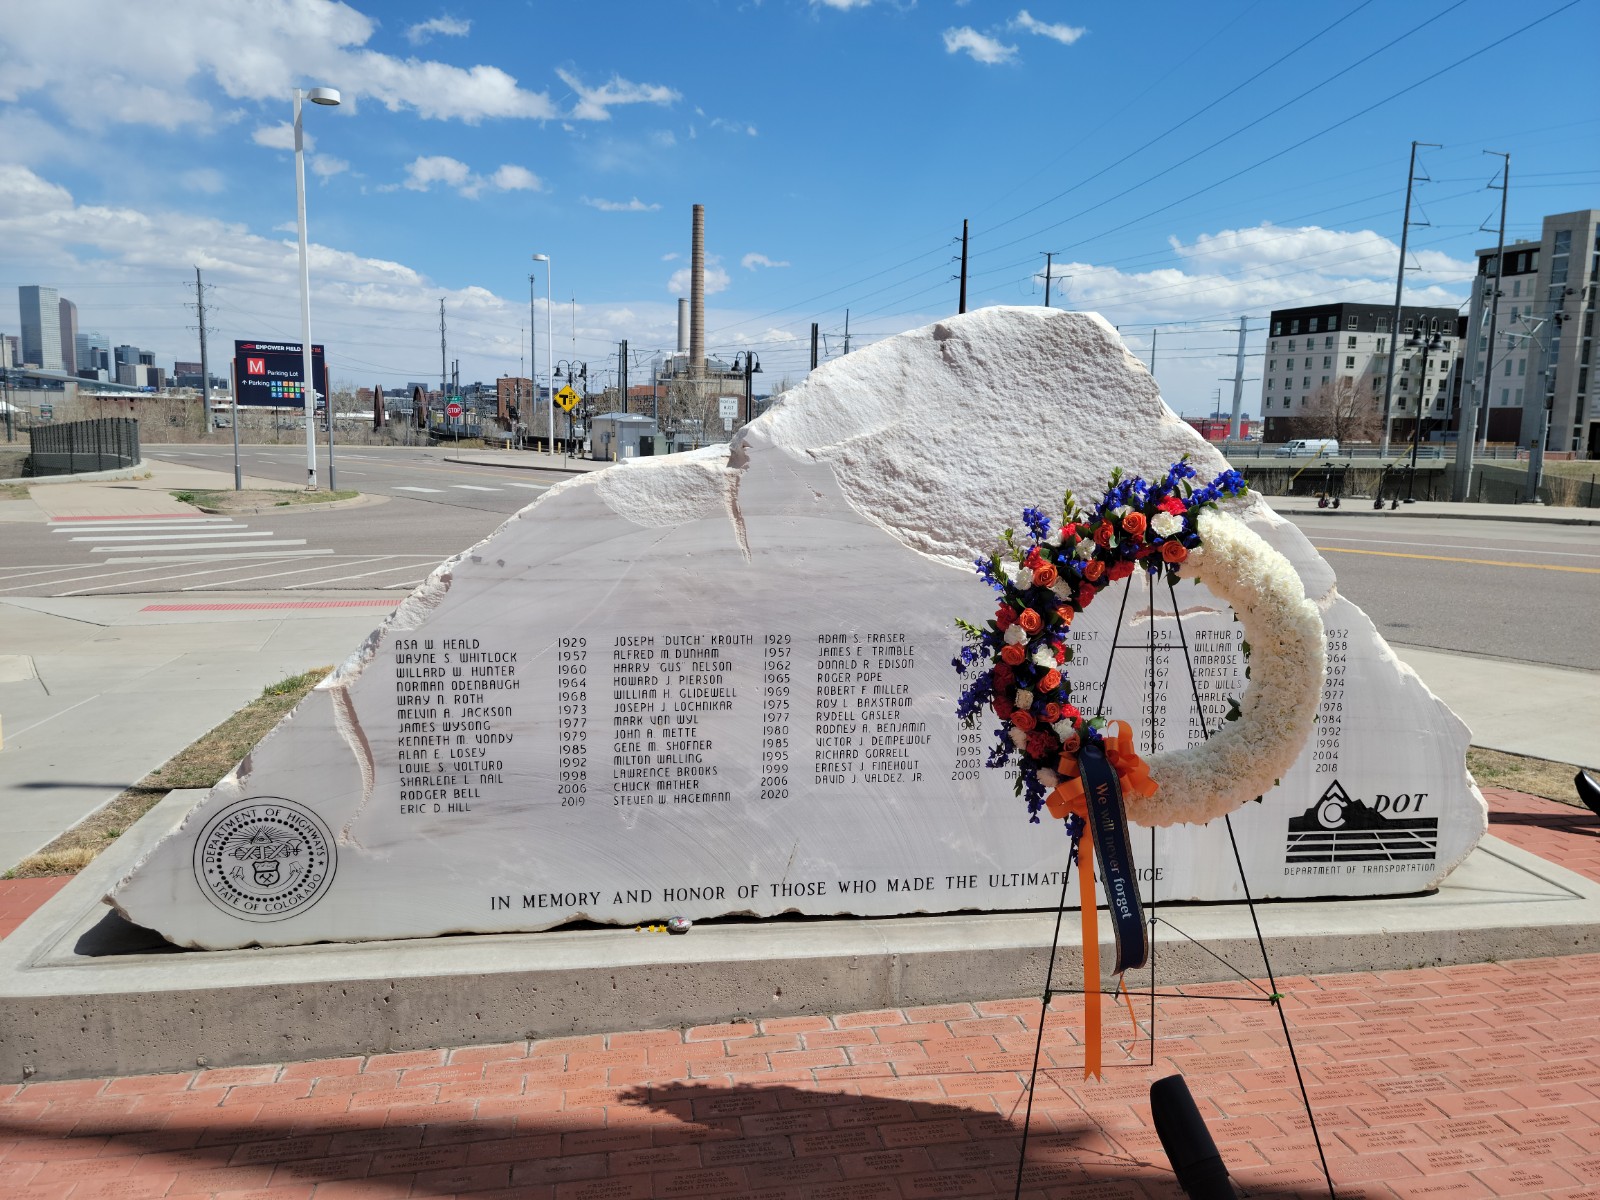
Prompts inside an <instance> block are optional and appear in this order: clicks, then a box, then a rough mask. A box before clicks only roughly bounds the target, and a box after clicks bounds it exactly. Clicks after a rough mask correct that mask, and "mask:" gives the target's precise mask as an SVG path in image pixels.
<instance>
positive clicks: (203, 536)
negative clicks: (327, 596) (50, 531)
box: [72, 527, 272, 542]
mask: <svg viewBox="0 0 1600 1200" xmlns="http://www.w3.org/2000/svg"><path fill="white" fill-rule="evenodd" d="M271 536H272V531H271V530H270V529H244V528H243V527H241V528H240V529H239V530H238V531H234V530H223V529H219V530H216V531H212V530H209V529H208V530H206V531H205V532H203V533H128V534H123V533H98V534H95V535H94V536H93V537H75V538H73V539H72V540H73V541H75V542H178V541H184V542H193V541H202V542H215V541H218V540H220V539H222V538H259V537H271Z"/></svg>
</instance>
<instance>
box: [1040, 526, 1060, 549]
mask: <svg viewBox="0 0 1600 1200" xmlns="http://www.w3.org/2000/svg"><path fill="white" fill-rule="evenodd" d="M1044 544H1045V545H1046V546H1059V545H1061V530H1059V529H1052V530H1051V531H1050V533H1049V535H1048V536H1047V537H1046V538H1045V539H1044Z"/></svg>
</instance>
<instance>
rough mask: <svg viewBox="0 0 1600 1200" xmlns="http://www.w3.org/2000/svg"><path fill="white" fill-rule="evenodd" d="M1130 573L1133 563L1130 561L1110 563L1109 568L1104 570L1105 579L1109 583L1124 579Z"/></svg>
mask: <svg viewBox="0 0 1600 1200" xmlns="http://www.w3.org/2000/svg"><path fill="white" fill-rule="evenodd" d="M1132 574H1133V564H1132V563H1131V562H1114V563H1112V564H1111V569H1110V570H1109V571H1107V572H1106V579H1107V580H1108V581H1110V582H1111V583H1115V582H1116V581H1117V580H1119V579H1126V578H1127V577H1128V576H1129V575H1132Z"/></svg>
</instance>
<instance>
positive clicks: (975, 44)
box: [944, 25, 1017, 66]
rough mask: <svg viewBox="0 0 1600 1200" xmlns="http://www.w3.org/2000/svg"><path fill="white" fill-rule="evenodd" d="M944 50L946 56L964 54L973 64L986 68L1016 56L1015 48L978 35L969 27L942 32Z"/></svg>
mask: <svg viewBox="0 0 1600 1200" xmlns="http://www.w3.org/2000/svg"><path fill="white" fill-rule="evenodd" d="M944 48H945V52H946V53H947V54H966V55H967V56H969V57H970V58H971V59H972V60H973V61H974V62H981V63H983V64H985V65H986V66H994V65H995V64H997V63H1006V62H1010V61H1011V60H1012V59H1013V58H1015V57H1016V55H1017V48H1016V47H1015V46H1008V45H1006V44H1005V43H1004V42H1001V41H999V40H997V39H995V38H992V37H989V36H987V35H986V34H982V33H979V32H978V31H977V30H976V29H974V28H972V26H970V25H961V26H958V27H957V28H955V29H946V30H945V31H944Z"/></svg>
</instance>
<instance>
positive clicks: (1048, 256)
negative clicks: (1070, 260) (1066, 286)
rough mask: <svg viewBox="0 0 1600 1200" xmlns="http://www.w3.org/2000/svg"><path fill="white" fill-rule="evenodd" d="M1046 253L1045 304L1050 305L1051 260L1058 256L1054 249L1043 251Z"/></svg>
mask: <svg viewBox="0 0 1600 1200" xmlns="http://www.w3.org/2000/svg"><path fill="white" fill-rule="evenodd" d="M1041 253H1042V254H1043V255H1044V306H1045V307H1046V308H1049V307H1050V260H1051V259H1053V258H1054V257H1055V256H1056V252H1055V251H1054V250H1044V251H1041Z"/></svg>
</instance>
